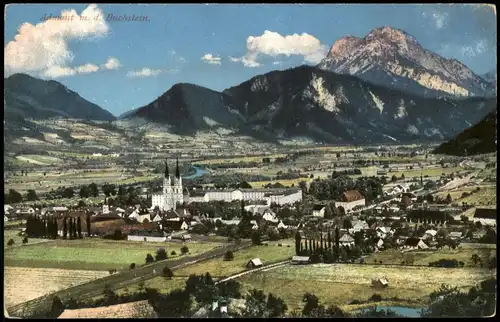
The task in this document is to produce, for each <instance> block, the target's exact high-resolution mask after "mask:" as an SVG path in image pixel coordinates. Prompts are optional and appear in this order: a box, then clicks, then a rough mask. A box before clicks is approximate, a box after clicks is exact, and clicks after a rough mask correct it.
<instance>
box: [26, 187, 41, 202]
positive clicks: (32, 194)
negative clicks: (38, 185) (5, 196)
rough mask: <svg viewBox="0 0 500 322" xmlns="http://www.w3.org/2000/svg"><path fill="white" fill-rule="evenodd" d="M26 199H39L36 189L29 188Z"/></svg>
mask: <svg viewBox="0 0 500 322" xmlns="http://www.w3.org/2000/svg"><path fill="white" fill-rule="evenodd" d="M26 200H28V201H35V200H38V196H37V195H36V192H35V190H32V189H29V190H28V192H27V193H26Z"/></svg>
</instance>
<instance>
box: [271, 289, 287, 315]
mask: <svg viewBox="0 0 500 322" xmlns="http://www.w3.org/2000/svg"><path fill="white" fill-rule="evenodd" d="M266 309H267V311H268V314H267V317H270V318H277V317H281V316H283V315H284V314H285V312H286V311H287V310H288V307H287V305H286V304H285V301H283V299H281V298H279V297H277V296H274V295H273V294H272V293H269V295H268V296H267V306H266Z"/></svg>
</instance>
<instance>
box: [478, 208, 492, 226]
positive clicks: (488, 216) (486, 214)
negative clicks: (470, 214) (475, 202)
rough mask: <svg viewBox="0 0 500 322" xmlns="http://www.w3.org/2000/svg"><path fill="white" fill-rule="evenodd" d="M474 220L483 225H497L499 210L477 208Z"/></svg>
mask: <svg viewBox="0 0 500 322" xmlns="http://www.w3.org/2000/svg"><path fill="white" fill-rule="evenodd" d="M473 221H474V222H480V223H481V224H482V225H483V226H496V224H497V210H496V209H488V208H477V209H476V212H475V213H474V218H473Z"/></svg>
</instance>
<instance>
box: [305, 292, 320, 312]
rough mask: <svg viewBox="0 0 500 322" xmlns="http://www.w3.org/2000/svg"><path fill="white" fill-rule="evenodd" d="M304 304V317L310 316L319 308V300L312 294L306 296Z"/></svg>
mask: <svg viewBox="0 0 500 322" xmlns="http://www.w3.org/2000/svg"><path fill="white" fill-rule="evenodd" d="M302 302H304V303H305V305H304V308H303V309H302V314H303V315H304V316H310V315H311V313H312V312H313V310H315V309H318V308H319V299H318V297H317V296H316V295H314V294H311V293H306V294H304V297H303V298H302Z"/></svg>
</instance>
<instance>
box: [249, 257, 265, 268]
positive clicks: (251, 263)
mask: <svg viewBox="0 0 500 322" xmlns="http://www.w3.org/2000/svg"><path fill="white" fill-rule="evenodd" d="M262 266H263V264H262V262H261V261H260V258H254V259H252V260H250V261H249V262H248V263H247V265H246V267H247V268H257V267H262Z"/></svg>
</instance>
